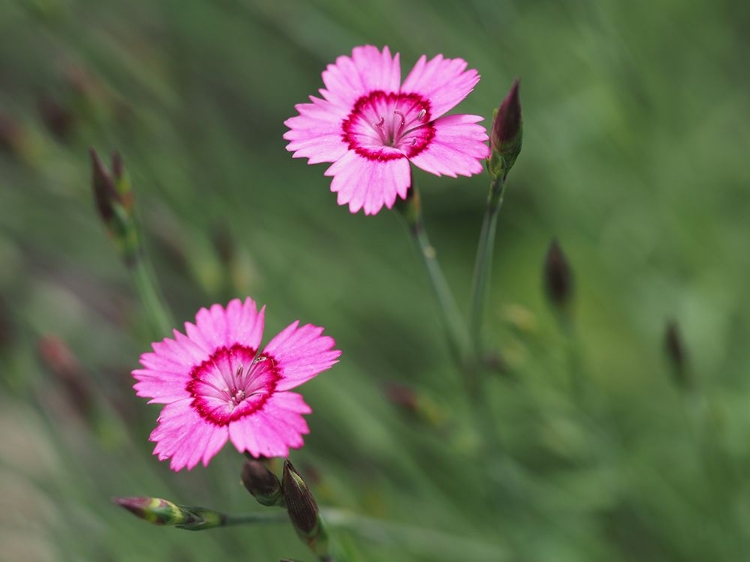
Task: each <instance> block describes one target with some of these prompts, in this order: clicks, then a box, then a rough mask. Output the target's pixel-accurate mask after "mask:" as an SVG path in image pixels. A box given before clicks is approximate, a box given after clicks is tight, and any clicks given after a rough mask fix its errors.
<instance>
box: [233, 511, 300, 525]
mask: <svg viewBox="0 0 750 562" xmlns="http://www.w3.org/2000/svg"><path fill="white" fill-rule="evenodd" d="M288 520H289V517H287V514H286V513H285V512H283V511H280V512H276V513H244V514H241V515H224V524H223V525H222V527H232V526H235V525H254V524H256V523H265V524H272V523H285V522H287V521H288Z"/></svg>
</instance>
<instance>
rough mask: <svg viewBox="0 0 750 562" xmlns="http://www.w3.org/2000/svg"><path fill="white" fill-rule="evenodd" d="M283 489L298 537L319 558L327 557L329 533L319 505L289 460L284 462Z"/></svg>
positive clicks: (290, 517)
mask: <svg viewBox="0 0 750 562" xmlns="http://www.w3.org/2000/svg"><path fill="white" fill-rule="evenodd" d="M281 487H282V490H283V491H284V499H285V501H286V508H287V512H288V513H289V519H290V520H291V522H292V526H293V527H294V530H295V531H297V535H298V536H299V537H300V539H302V540H303V541H304V542H305V543H306V544H307V546H308V547H310V549H311V550H312V551H313V552H314V553H315V554H317V555H318V557H324V556H327V554H328V533H327V532H326V529H325V526H324V525H323V520H322V519H321V518H320V514H319V511H318V504H317V503H316V502H315V498H314V497H313V495H312V492H310V489H309V488H308V487H307V484H305V481H304V480H303V479H302V477H301V476H300V475H299V474H298V473H297V471H296V470H295V469H294V466H292V463H291V462H289V461H288V460H287V461H284V474H283V476H282V480H281Z"/></svg>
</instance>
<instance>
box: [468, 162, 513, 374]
mask: <svg viewBox="0 0 750 562" xmlns="http://www.w3.org/2000/svg"><path fill="white" fill-rule="evenodd" d="M504 193H505V180H504V178H503V176H498V177H496V178H495V179H494V180H492V183H491V184H490V192H489V196H488V197H487V208H486V209H485V213H484V220H483V222H482V231H481V233H480V235H479V246H478V247H477V259H476V262H475V264H474V280H473V282H472V290H471V311H470V313H469V330H470V336H471V342H472V345H473V349H474V355H475V356H476V357H477V358H479V357H480V356H481V353H482V341H481V330H482V317H483V312H484V308H485V300H486V298H487V286H488V285H489V282H490V272H491V270H492V256H493V252H494V249H495V231H496V229H497V215H498V214H499V212H500V208H501V207H502V206H503V194H504ZM473 386H476V381H474V384H473Z"/></svg>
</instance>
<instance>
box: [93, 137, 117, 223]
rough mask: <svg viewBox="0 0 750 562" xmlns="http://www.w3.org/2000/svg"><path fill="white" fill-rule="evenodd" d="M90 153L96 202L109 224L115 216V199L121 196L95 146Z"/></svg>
mask: <svg viewBox="0 0 750 562" xmlns="http://www.w3.org/2000/svg"><path fill="white" fill-rule="evenodd" d="M89 154H90V155H91V170H92V177H91V185H92V186H93V189H94V202H95V203H96V209H97V210H98V211H99V215H100V216H101V217H102V220H104V222H105V224H108V223H109V222H110V221H111V220H112V218H113V217H114V210H113V207H112V205H113V203H114V202H115V201H118V199H119V196H118V194H117V189H116V188H115V184H114V182H113V181H112V176H110V174H109V172H107V170H106V168H105V167H104V164H103V163H102V161H101V159H100V158H99V155H98V154H97V153H96V150H95V149H94V148H93V147H91V148H89Z"/></svg>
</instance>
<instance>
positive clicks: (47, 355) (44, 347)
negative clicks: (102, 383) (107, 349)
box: [37, 336, 94, 416]
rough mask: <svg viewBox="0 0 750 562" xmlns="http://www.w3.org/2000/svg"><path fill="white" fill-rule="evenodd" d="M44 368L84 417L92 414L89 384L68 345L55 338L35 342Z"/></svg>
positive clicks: (44, 337)
mask: <svg viewBox="0 0 750 562" xmlns="http://www.w3.org/2000/svg"><path fill="white" fill-rule="evenodd" d="M37 349H38V350H39V355H40V357H41V359H42V361H43V362H44V364H45V366H46V367H47V368H48V369H49V370H50V371H51V372H52V374H54V375H55V377H56V378H57V380H58V381H60V383H61V384H62V385H63V387H64V388H65V391H66V393H67V394H68V397H69V398H70V401H71V402H72V403H73V404H74V405H75V407H76V409H77V410H78V411H79V412H80V413H81V414H82V415H84V416H86V415H89V414H90V413H91V412H92V408H93V406H94V397H93V390H92V387H91V383H90V381H89V379H88V376H87V374H86V372H85V371H84V369H83V367H81V364H80V363H79V362H78V359H77V358H76V356H75V355H74V354H73V352H72V351H71V350H70V348H69V347H68V345H67V344H66V343H65V342H64V341H63V340H62V339H60V338H58V337H57V336H43V337H41V338H39V341H38V342H37Z"/></svg>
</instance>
